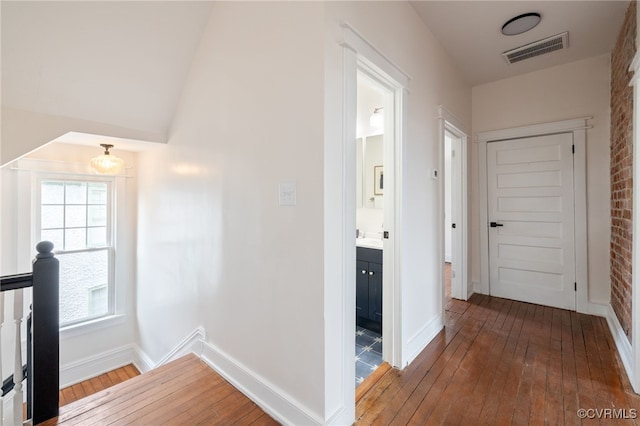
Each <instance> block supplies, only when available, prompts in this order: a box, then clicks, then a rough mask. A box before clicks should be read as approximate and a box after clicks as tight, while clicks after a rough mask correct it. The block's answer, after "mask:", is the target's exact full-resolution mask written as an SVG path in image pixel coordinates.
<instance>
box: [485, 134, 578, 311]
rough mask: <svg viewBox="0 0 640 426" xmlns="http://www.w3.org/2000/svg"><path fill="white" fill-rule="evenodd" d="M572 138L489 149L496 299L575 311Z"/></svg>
mask: <svg viewBox="0 0 640 426" xmlns="http://www.w3.org/2000/svg"><path fill="white" fill-rule="evenodd" d="M572 147H573V134H572V133H561V134H554V135H545V136H536V137H529V138H520V139H512V140H506V141H497V142H490V143H489V144H488V146H487V189H488V215H489V221H490V227H489V262H490V265H489V278H490V294H491V295H492V296H498V297H505V298H508V299H515V300H521V301H524V302H531V303H537V304H540V305H546V306H553V307H558V308H563V309H570V310H575V307H576V298H575V287H574V283H575V250H574V223H573V216H574V205H573V203H574V194H573V192H574V188H573V153H572Z"/></svg>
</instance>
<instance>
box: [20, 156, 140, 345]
mask: <svg viewBox="0 0 640 426" xmlns="http://www.w3.org/2000/svg"><path fill="white" fill-rule="evenodd" d="M12 169H13V170H16V171H18V172H19V177H18V194H19V195H18V209H19V212H20V213H19V214H18V218H21V217H22V218H26V219H25V220H24V221H23V220H20V221H19V224H18V231H17V232H19V233H21V234H22V235H29V236H30V238H29V239H21V241H23V242H24V241H30V242H31V243H30V246H29V247H24V243H19V246H18V250H19V253H20V254H19V256H18V266H20V265H25V267H29V268H30V265H31V260H32V259H33V257H34V255H35V244H37V243H38V242H39V241H36V223H37V222H36V216H35V214H36V212H35V210H39V209H38V208H37V207H39V202H36V201H37V199H36V198H35V196H36V195H35V194H34V189H37V191H38V193H39V192H40V189H39V186H38V183H37V182H36V181H37V178H38V177H39V176H46V177H47V178H49V179H59V180H66V179H68V180H90V179H91V178H94V179H95V178H96V176H95V175H92V174H89V173H83V172H80V171H79V169H78V166H77V164H76V163H66V162H60V161H47V160H39V159H29V158H23V159H20V160H18V161H16V162H14V164H13V165H12ZM128 177H129V176H124V175H118V176H109V178H110V179H112V180H113V184H112V187H111V191H112V194H113V199H112V208H111V212H110V214H112V215H113V216H112V218H111V219H112V244H111V247H112V250H113V256H112V263H113V265H112V267H113V268H114V273H113V280H114V283H113V285H112V286H111V291H112V293H113V294H112V295H110V297H111V298H112V300H113V310H112V312H111V314H110V315H108V316H103V317H99V318H94V319H91V320H88V321H86V322H82V323H75V324H70V325H68V326H64V327H61V328H60V337H61V339H67V338H71V337H75V336H79V335H82V334H87V333H91V332H94V331H99V330H101V329H104V328H107V327H113V326H116V325H119V324H122V323H124V322H125V320H126V316H127V300H126V297H125V296H126V286H127V285H128V284H127V281H128V280H129V276H130V271H129V266H128V265H127V262H126V259H122V258H120V257H118V242H119V241H123V238H124V237H125V236H126V232H127V228H128V226H127V224H126V219H124V218H126V210H127V206H126V201H127V200H126V179H127V178H128ZM23 195H24V196H23ZM37 214H40V213H39V212H38V213H37Z"/></svg>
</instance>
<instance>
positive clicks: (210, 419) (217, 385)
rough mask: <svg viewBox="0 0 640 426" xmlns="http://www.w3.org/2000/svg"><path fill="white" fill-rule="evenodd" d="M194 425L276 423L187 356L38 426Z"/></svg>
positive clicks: (129, 372)
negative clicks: (89, 425)
mask: <svg viewBox="0 0 640 426" xmlns="http://www.w3.org/2000/svg"><path fill="white" fill-rule="evenodd" d="M110 373H111V372H110ZM136 373H137V370H135V369H133V370H132V369H131V368H122V369H121V372H120V373H119V374H118V373H116V374H109V373H107V374H106V377H108V378H110V379H112V380H116V379H118V380H122V379H124V378H125V377H129V376H136V375H137V374H136ZM83 384H84V383H83ZM81 388H82V386H81ZM87 389H88V387H87ZM241 419H244V421H245V422H246V423H243V422H242V421H241ZM199 423H202V424H234V423H236V424H251V423H252V424H257V425H275V424H277V423H276V422H275V421H274V420H273V419H271V418H270V417H269V416H268V415H266V413H264V412H263V411H262V410H261V409H260V408H259V407H258V406H257V405H256V404H254V403H253V402H252V401H251V400H249V399H248V398H247V397H246V396H244V395H243V394H242V393H240V392H239V391H238V390H237V389H235V388H234V387H233V386H231V384H229V383H228V382H227V381H225V380H224V379H223V378H222V377H221V376H220V375H218V374H217V373H216V372H215V371H213V370H212V369H211V368H210V367H208V366H207V365H206V364H205V363H204V362H202V361H201V360H200V359H198V358H197V357H196V356H195V355H187V356H185V357H183V358H180V359H178V360H176V361H174V362H171V363H169V364H167V365H165V366H162V367H160V368H158V369H155V370H153V371H151V372H148V373H146V374H144V375H140V376H139V377H133V378H130V379H129V380H127V381H124V382H122V383H119V384H117V385H114V386H112V387H109V388H107V389H104V390H102V391H100V392H97V393H95V394H93V395H91V396H88V397H87V398H84V399H83V400H79V401H76V402H74V403H71V404H68V405H66V406H64V407H61V410H60V416H59V417H58V418H56V419H52V420H50V421H47V422H45V423H43V425H44V426H53V425H88V424H91V425H114V426H115V425H163V424H165V425H184V424H199Z"/></svg>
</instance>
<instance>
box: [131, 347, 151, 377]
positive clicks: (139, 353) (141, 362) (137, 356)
mask: <svg viewBox="0 0 640 426" xmlns="http://www.w3.org/2000/svg"><path fill="white" fill-rule="evenodd" d="M133 347H134V349H135V350H134V358H133V365H135V366H136V368H137V369H138V371H140V372H141V373H146V372H147V371H151V370H153V369H154V367H155V365H156V364H155V362H153V360H152V359H151V358H150V357H149V355H147V353H146V352H145V351H143V350H142V349H141V348H140V346H138V345H133Z"/></svg>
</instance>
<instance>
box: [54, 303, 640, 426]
mask: <svg viewBox="0 0 640 426" xmlns="http://www.w3.org/2000/svg"><path fill="white" fill-rule="evenodd" d="M136 373H137V371H131V370H129V371H121V372H120V373H114V372H111V373H108V375H109V374H111V376H112V379H113V380H117V379H124V378H125V377H126V376H127V375H129V374H131V375H135V374H136ZM114 374H115V377H113V376H114ZM108 375H107V377H108ZM92 381H93V385H92V386H93V389H91V387H89V385H87V384H86V382H85V383H83V384H80V387H79V388H78V387H77V386H78V385H75V386H76V389H75V390H74V389H73V387H71V388H67V389H63V390H62V391H61V392H62V394H61V403H67V404H68V405H65V406H63V407H61V409H60V417H59V418H58V419H52V420H50V421H48V422H45V423H43V424H44V425H46V426H50V425H87V424H90V425H96V424H100V425H111V424H114V425H163V424H166V425H183V424H189V425H195V424H207V425H219V424H224V425H232V424H234V425H250V424H253V425H273V424H277V423H276V422H275V421H274V420H273V419H271V418H270V417H269V416H268V415H267V414H266V413H264V412H263V411H262V410H261V409H260V408H259V407H258V406H256V405H255V404H254V403H253V402H251V401H250V400H248V399H247V398H246V397H245V396H244V395H243V394H241V393H240V392H239V391H237V390H236V389H234V388H233V387H232V386H231V385H230V384H229V383H228V382H226V381H225V380H224V379H222V378H221V377H220V376H219V375H217V374H216V373H215V372H214V371H213V370H211V369H210V368H209V367H208V366H207V365H206V364H204V363H203V362H202V361H200V360H199V359H198V358H197V357H195V356H194V355H190V356H187V357H184V358H181V359H179V360H177V361H174V362H173V363H170V364H167V365H166V366H163V367H160V368H159V369H156V370H153V371H152V372H149V373H146V374H144V375H141V376H139V377H134V378H133V379H131V380H127V381H125V382H123V383H120V384H116V385H115V386H112V387H109V388H107V389H104V390H101V391H98V387H99V386H100V385H102V384H106V381H105V378H104V377H103V378H98V379H97V381H96V379H92ZM89 383H90V384H91V381H89ZM65 391H66V393H65ZM71 391H73V395H72V394H71ZM92 391H98V392H97V393H95V394H94V395H92V396H88V397H87V398H84V399H82V400H80V401H76V402H71V401H72V400H73V398H75V397H79V396H80V395H81V394H82V392H86V393H88V394H89V393H91V392H92ZM579 409H584V410H591V411H587V414H589V415H590V416H592V417H593V416H596V417H597V416H600V418H599V419H598V418H596V419H585V420H581V419H580V418H579V417H578V410H579ZM606 410H609V411H606ZM598 413H599V414H598ZM356 415H357V419H358V420H357V422H356V424H359V425H406V424H411V425H471V424H473V425H509V424H513V425H525V424H532V425H534V424H549V425H572V424H582V423H585V424H601V425H613V424H620V425H634V424H638V425H640V421H638V420H636V419H635V418H634V417H636V415H640V396H638V395H636V394H634V393H633V391H632V390H631V386H630V384H629V382H628V380H627V379H626V375H625V374H624V373H623V369H622V366H621V363H620V361H619V358H618V355H617V352H616V349H615V345H614V343H613V341H612V338H611V335H610V333H609V330H608V327H607V324H606V320H605V319H604V318H600V317H594V316H589V315H583V314H577V313H575V312H570V311H565V310H562V309H554V308H549V307H544V306H539V305H532V304H528V303H522V302H516V301H512V300H507V299H499V298H492V297H489V296H482V295H474V296H472V297H471V299H470V300H469V301H468V302H462V301H459V300H455V299H454V300H448V301H447V305H446V326H445V329H444V330H443V331H442V332H440V333H439V334H438V335H437V336H436V337H435V338H434V340H433V341H432V342H431V343H430V344H429V345H428V346H427V348H426V349H425V350H424V351H423V352H422V353H421V354H420V355H419V356H418V357H417V358H416V359H415V361H414V362H413V363H412V364H411V365H409V366H408V367H407V368H405V369H404V370H402V371H399V370H395V369H390V370H388V371H387V372H386V373H385V374H384V375H383V376H382V377H381V378H380V379H379V381H378V382H377V383H375V384H373V386H371V387H370V388H369V389H368V390H366V391H365V392H364V395H361V398H360V399H359V401H358V403H357V405H356Z"/></svg>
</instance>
